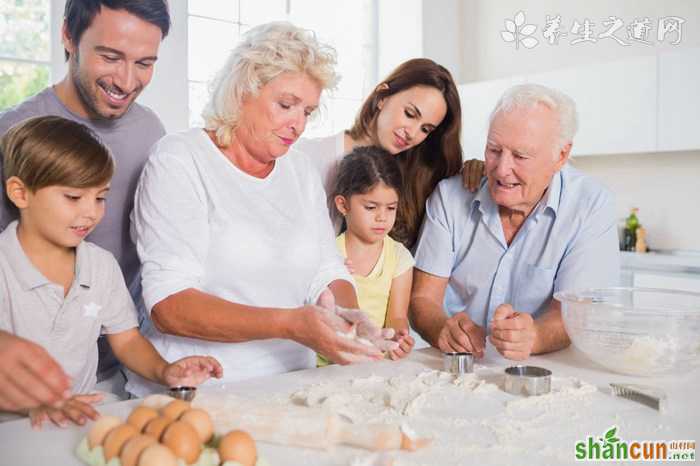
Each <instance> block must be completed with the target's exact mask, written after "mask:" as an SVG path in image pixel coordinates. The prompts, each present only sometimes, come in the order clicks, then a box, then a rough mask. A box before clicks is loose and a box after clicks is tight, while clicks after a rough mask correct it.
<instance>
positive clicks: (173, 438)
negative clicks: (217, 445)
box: [162, 421, 202, 464]
mask: <svg viewBox="0 0 700 466" xmlns="http://www.w3.org/2000/svg"><path fill="white" fill-rule="evenodd" d="M162 443H163V445H165V446H166V447H168V448H170V449H171V450H172V451H173V453H175V456H177V457H178V458H182V459H183V460H185V462H186V463H187V464H192V463H194V462H195V461H197V458H199V454H200V453H201V452H202V442H201V441H200V440H199V434H197V431H196V430H194V427H192V426H191V425H190V424H188V423H186V422H184V421H175V422H173V423H172V424H170V425H169V426H168V428H167V429H165V433H164V434H163V438H162Z"/></svg>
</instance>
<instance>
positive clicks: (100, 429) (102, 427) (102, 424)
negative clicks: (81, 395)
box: [88, 416, 122, 449]
mask: <svg viewBox="0 0 700 466" xmlns="http://www.w3.org/2000/svg"><path fill="white" fill-rule="evenodd" d="M121 423H122V420H121V419H119V418H118V417H116V416H100V418H99V419H98V420H97V421H95V424H94V425H93V426H92V428H91V429H90V433H88V444H89V445H90V448H91V449H92V448H95V447H96V446H98V445H102V442H104V439H105V437H106V436H107V434H108V433H109V431H110V430H112V429H113V428H115V427H117V426H118V425H119V424H121Z"/></svg>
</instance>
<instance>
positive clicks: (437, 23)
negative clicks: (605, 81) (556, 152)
mask: <svg viewBox="0 0 700 466" xmlns="http://www.w3.org/2000/svg"><path fill="white" fill-rule="evenodd" d="M455 2H456V4H455ZM520 10H523V11H524V12H525V15H526V23H530V24H535V25H537V26H538V29H537V31H536V33H535V37H536V38H537V39H539V41H540V43H539V45H538V46H536V47H534V48H532V49H523V48H520V49H518V50H516V49H515V47H514V46H513V44H509V43H506V42H504V41H503V40H502V39H501V36H500V31H501V30H503V29H504V20H505V19H506V18H511V19H512V18H513V17H514V15H515V14H516V13H517V12H518V11H520ZM423 11H424V15H425V16H424V25H423V27H424V50H425V53H426V56H428V57H430V58H434V59H436V60H438V61H440V60H442V61H444V63H445V65H446V66H448V67H449V68H450V69H451V71H452V72H453V74H454V75H455V78H457V79H459V80H460V83H464V82H469V81H480V80H491V79H499V78H507V77H510V76H516V75H524V74H533V73H538V72H545V71H551V70H554V69H559V68H570V67H575V66H582V65H586V64H591V63H600V62H606V61H615V60H617V59H619V58H629V57H633V56H639V55H650V54H654V53H656V52H657V51H659V50H665V49H670V48H673V47H676V48H686V47H693V46H695V47H697V46H698V45H700V2H698V1H690V0H668V1H664V2H659V1H657V0H617V1H615V2H610V1H606V0H588V1H583V0H576V1H568V2H561V1H556V0H528V1H523V0H499V1H498V2H495V1H491V0H464V1H459V0H424V10H423ZM456 14H458V15H460V18H461V19H460V27H459V29H460V30H459V37H460V40H463V41H464V43H463V44H455V45H454V46H453V47H452V48H449V47H450V44H453V43H454V38H455V33H454V31H453V27H452V22H453V16H454V15H456ZM557 14H559V15H561V16H562V19H563V24H564V25H565V26H566V28H567V30H568V29H570V27H571V24H572V21H573V20H574V19H576V20H578V21H579V22H581V23H582V22H583V21H584V20H585V19H589V20H591V21H593V22H594V23H595V26H594V33H595V34H596V35H597V34H599V33H602V32H604V31H605V30H606V28H605V27H604V26H603V25H602V24H601V23H602V21H604V20H606V19H607V18H608V16H612V15H615V16H618V17H620V18H621V19H623V20H624V21H625V23H626V24H628V23H630V22H631V21H633V20H635V19H637V18H644V17H649V18H650V19H651V20H652V26H653V29H652V31H651V42H652V44H653V45H652V46H647V45H642V44H633V45H631V46H629V47H623V46H620V45H618V44H617V43H616V42H614V41H612V40H607V41H606V40H601V41H599V42H597V43H595V44H579V45H570V44H569V42H570V41H571V40H573V39H574V37H573V36H570V37H565V38H563V39H560V43H559V45H557V46H550V45H548V44H545V43H544V38H543V37H542V35H541V31H542V26H544V24H545V17H546V16H547V15H550V16H555V15H557ZM664 16H680V17H682V18H684V19H685V20H686V22H685V24H684V25H683V39H682V42H681V44H680V45H678V46H672V45H669V44H668V43H665V44H659V43H658V42H657V40H656V27H657V23H656V21H657V19H658V18H659V17H664ZM619 32H622V31H619ZM619 32H618V35H619V36H621V37H625V35H624V32H623V33H622V34H619ZM460 48H461V52H460V53H461V54H462V55H461V56H460V57H455V56H454V53H455V50H459V49H460ZM629 79H630V80H634V79H635V77H634V76H629ZM698 90H699V91H700V88H699V89H698ZM494 103H495V102H494ZM462 105H468V102H463V103H462ZM699 123H700V122H699ZM620 131H624V122H620ZM575 165H576V166H577V167H579V168H581V169H582V170H584V171H586V172H587V173H590V174H592V175H593V176H596V177H598V178H599V179H601V180H602V181H603V182H604V183H605V184H606V185H608V186H609V187H610V189H611V190H612V191H613V192H614V193H615V195H616V197H617V200H618V215H619V217H620V219H622V218H623V217H624V216H626V215H627V214H628V213H629V209H630V208H631V207H639V208H640V220H641V222H642V223H643V224H644V226H645V227H646V228H647V230H648V238H649V244H650V246H651V247H653V248H664V249H673V248H678V249H695V250H700V234H699V233H698V232H700V208H698V200H700V182H698V175H700V151H692V152H676V153H656V154H643V155H642V154H638V155H637V154H635V155H630V154H627V155H619V154H618V155H615V154H613V155H608V156H600V157H587V158H586V157H583V158H580V159H579V160H577V161H576V162H575Z"/></svg>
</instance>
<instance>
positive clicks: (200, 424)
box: [180, 408, 214, 443]
mask: <svg viewBox="0 0 700 466" xmlns="http://www.w3.org/2000/svg"><path fill="white" fill-rule="evenodd" d="M180 420H181V421H184V422H186V423H188V424H190V425H191V426H192V427H194V430H196V431H197V434H199V440H200V441H201V442H202V443H207V442H208V441H209V440H211V436H212V435H213V434H214V426H213V425H212V423H211V417H209V413H207V412H206V411H204V410H203V409H196V408H195V409H189V410H187V411H185V412H184V414H183V415H182V416H180Z"/></svg>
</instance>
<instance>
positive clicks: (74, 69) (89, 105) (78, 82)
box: [69, 50, 133, 120]
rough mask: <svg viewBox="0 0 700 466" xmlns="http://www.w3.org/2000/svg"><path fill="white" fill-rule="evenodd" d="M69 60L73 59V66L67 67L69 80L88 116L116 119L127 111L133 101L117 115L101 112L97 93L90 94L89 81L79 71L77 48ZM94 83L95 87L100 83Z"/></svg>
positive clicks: (100, 118) (97, 90)
mask: <svg viewBox="0 0 700 466" xmlns="http://www.w3.org/2000/svg"><path fill="white" fill-rule="evenodd" d="M71 60H74V61H73V64H72V65H73V66H70V67H69V68H70V74H71V80H72V81H73V85H74V86H75V89H76V90H77V91H78V96H79V97H80V100H81V102H82V103H83V105H84V106H85V108H86V109H87V113H88V115H89V116H90V118H92V119H96V120H116V119H119V118H121V117H123V116H124V115H125V114H126V112H128V111H129V108H130V107H131V103H133V102H131V103H129V105H128V106H127V108H126V110H124V112H122V113H120V114H118V115H105V114H103V113H101V112H100V111H99V110H98V108H97V95H91V94H90V83H88V82H85V80H84V79H83V75H82V74H81V73H80V56H79V55H78V51H77V50H76V52H75V58H72V57H71ZM95 85H96V86H97V87H100V85H99V84H97V83H95ZM96 92H100V91H99V89H96Z"/></svg>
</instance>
